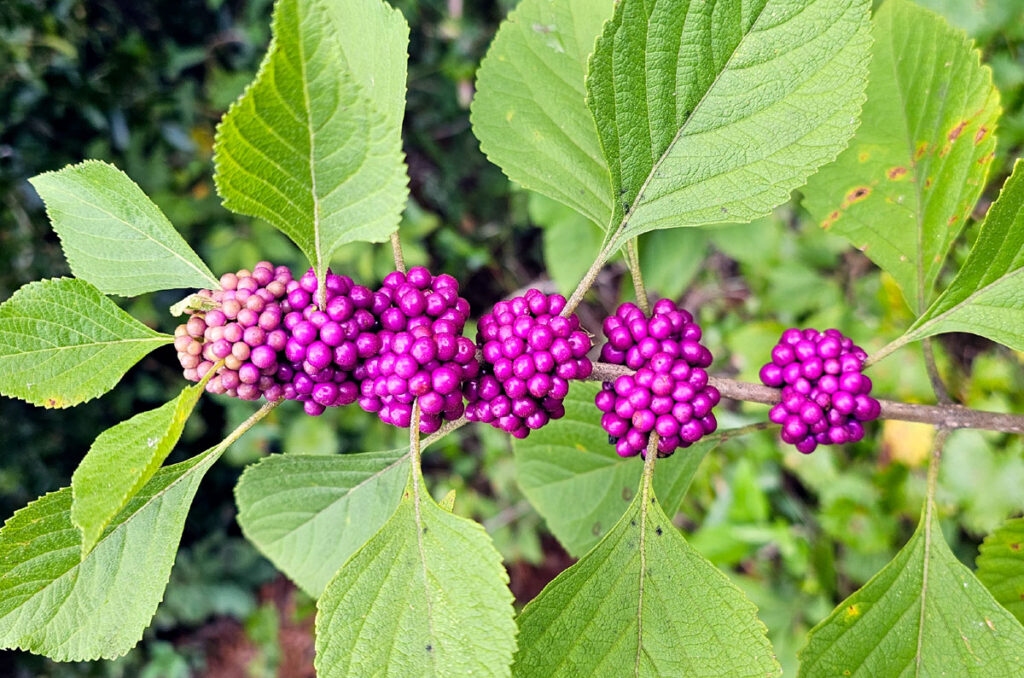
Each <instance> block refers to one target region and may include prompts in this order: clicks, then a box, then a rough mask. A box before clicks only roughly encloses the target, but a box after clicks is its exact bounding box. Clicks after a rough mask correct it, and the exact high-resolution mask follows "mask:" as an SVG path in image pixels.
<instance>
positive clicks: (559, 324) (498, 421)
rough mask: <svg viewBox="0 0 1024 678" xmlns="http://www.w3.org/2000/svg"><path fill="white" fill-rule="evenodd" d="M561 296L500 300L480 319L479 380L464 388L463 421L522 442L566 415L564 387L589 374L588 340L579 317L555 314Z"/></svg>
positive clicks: (531, 295) (561, 305)
mask: <svg viewBox="0 0 1024 678" xmlns="http://www.w3.org/2000/svg"><path fill="white" fill-rule="evenodd" d="M565 304H566V301H565V297H563V296H562V295H560V294H552V295H545V294H544V293H543V292H541V291H540V290H536V289H531V290H529V291H527V292H526V294H525V295H523V296H521V297H515V298H514V299H510V300H508V301H499V302H498V303H497V304H495V305H494V308H493V309H492V311H491V312H490V313H487V314H486V315H484V316H483V317H482V318H481V319H480V323H479V325H478V328H477V344H478V346H479V348H480V352H481V354H482V356H483V361H482V365H481V371H480V375H479V377H478V378H476V379H471V380H470V381H469V382H467V384H466V387H465V395H466V400H467V403H468V404H467V406H466V418H467V419H469V420H470V421H481V422H485V423H488V424H490V425H491V426H494V427H495V428H498V429H501V430H503V431H506V432H508V433H510V434H512V435H513V436H514V437H516V438H525V437H526V436H527V435H529V433H530V431H531V430H535V429H539V428H541V427H542V426H544V425H545V424H547V423H548V421H550V420H552V419H559V418H561V417H563V416H564V415H565V407H564V406H563V404H562V401H563V400H564V399H565V396H566V394H568V393H569V382H570V381H571V380H573V379H586V378H587V377H589V376H590V373H591V372H592V371H593V364H592V363H591V362H590V360H589V359H588V358H587V352H588V351H590V348H591V345H592V344H591V339H590V335H588V334H587V333H586V332H584V331H582V330H581V329H580V321H579V318H577V317H576V315H575V314H572V315H570V316H569V317H562V316H561V315H559V314H560V313H561V312H562V310H563V309H564V308H565Z"/></svg>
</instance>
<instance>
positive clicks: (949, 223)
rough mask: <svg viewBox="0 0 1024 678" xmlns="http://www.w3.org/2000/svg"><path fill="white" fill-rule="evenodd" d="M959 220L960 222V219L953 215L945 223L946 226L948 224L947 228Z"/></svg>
mask: <svg viewBox="0 0 1024 678" xmlns="http://www.w3.org/2000/svg"><path fill="white" fill-rule="evenodd" d="M959 220H960V217H958V216H957V215H955V214H954V215H953V216H951V217H950V218H949V221H948V222H946V223H947V224H948V225H949V226H952V225H953V224H955V223H956V222H957V221H959Z"/></svg>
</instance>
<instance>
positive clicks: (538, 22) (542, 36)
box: [470, 0, 613, 284]
mask: <svg viewBox="0 0 1024 678" xmlns="http://www.w3.org/2000/svg"><path fill="white" fill-rule="evenodd" d="M612 7H613V2H612V1H611V0H555V1H554V2H553V1H552V0H523V1H522V2H521V3H519V6H518V7H516V9H515V10H514V11H512V12H511V13H509V15H508V18H507V19H506V20H505V21H504V22H503V23H502V24H501V27H500V28H499V29H498V34H497V35H496V36H495V38H494V41H493V42H492V43H491V47H490V49H489V50H488V52H487V56H486V57H485V58H484V60H483V62H482V63H481V64H480V70H479V71H478V73H477V82H476V89H477V92H476V96H475V97H474V99H473V106H472V113H471V116H470V120H471V121H472V123H473V133H474V134H476V137H477V139H479V140H480V148H481V149H482V150H483V152H484V153H485V154H487V157H488V158H489V159H490V160H491V162H493V163H494V164H496V165H498V166H499V167H501V169H502V170H504V172H505V174H507V175H508V177H509V178H510V179H512V180H514V181H516V182H518V183H520V184H521V185H523V186H525V187H526V188H530V189H533V190H535V191H537V192H539V193H543V194H544V195H546V196H548V197H550V198H554V199H555V200H557V201H559V202H561V203H563V204H564V205H567V206H569V207H571V208H573V209H574V210H576V211H577V212H579V213H580V214H582V215H583V216H585V217H586V218H587V219H590V220H591V221H592V222H594V223H595V224H596V225H597V226H599V227H600V228H602V229H606V228H608V220H609V218H610V217H611V215H612V197H611V183H610V179H609V176H608V167H607V165H606V163H605V160H604V158H603V157H602V155H601V144H600V141H599V139H598V135H597V128H596V127H595V126H594V118H593V116H591V114H590V111H589V110H588V109H587V105H586V102H585V97H586V89H585V77H586V72H587V58H588V57H589V56H590V53H591V52H592V51H593V48H594V40H595V39H596V38H597V36H598V34H599V33H600V32H601V26H602V24H603V23H604V22H605V20H606V19H608V18H609V17H610V16H611V15H612ZM584 270H585V269H584ZM574 284H575V281H574Z"/></svg>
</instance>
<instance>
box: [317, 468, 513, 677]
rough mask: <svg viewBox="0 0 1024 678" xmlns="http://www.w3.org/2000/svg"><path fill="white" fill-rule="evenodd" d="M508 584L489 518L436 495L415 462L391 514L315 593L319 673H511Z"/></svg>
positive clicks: (511, 644)
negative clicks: (458, 510) (464, 512)
mask: <svg viewBox="0 0 1024 678" xmlns="http://www.w3.org/2000/svg"><path fill="white" fill-rule="evenodd" d="M507 584H508V573H507V572H506V571H505V568H504V567H502V564H501V556H500V555H499V554H498V552H497V551H496V550H495V548H494V545H493V544H492V543H491V540H490V537H488V536H487V533H486V532H484V529H483V527H481V526H480V525H479V524H477V523H475V522H473V521H471V520H467V519H465V518H460V517H459V516H456V515H454V514H452V513H449V512H448V511H447V510H445V509H444V508H442V507H441V506H439V505H437V504H436V503H434V501H433V500H432V499H431V498H430V495H429V493H428V492H427V488H426V486H425V485H424V484H423V480H422V476H421V475H420V474H419V473H418V469H413V473H412V474H410V481H409V483H408V485H407V486H406V489H405V493H404V496H403V497H402V501H401V503H400V504H399V505H398V509H397V510H396V511H395V513H394V515H392V516H391V518H390V520H388V522H387V523H386V524H385V525H384V527H382V528H381V530H380V531H379V532H378V533H377V534H376V535H375V536H374V537H373V539H371V540H370V541H369V542H368V543H367V544H366V545H365V546H363V547H362V548H361V549H359V551H357V552H356V553H355V555H353V556H352V558H351V559H350V560H349V561H348V562H347V563H345V565H344V567H342V568H341V569H340V570H339V571H338V574H337V575H336V576H335V577H334V579H332V580H331V582H330V584H328V585H327V589H326V590H325V591H324V593H323V595H322V596H321V597H320V600H319V601H318V602H317V610H318V613H317V618H316V670H317V675H318V676H320V678H336V677H338V676H353V677H358V678H362V677H363V676H370V675H374V676H389V677H390V676H438V677H440V676H455V675H473V676H508V675H509V664H511V662H512V654H513V653H514V652H515V647H516V641H515V634H516V626H515V622H514V621H513V612H512V594H511V593H510V592H509V590H508V586H507Z"/></svg>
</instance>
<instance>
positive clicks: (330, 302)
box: [277, 269, 377, 416]
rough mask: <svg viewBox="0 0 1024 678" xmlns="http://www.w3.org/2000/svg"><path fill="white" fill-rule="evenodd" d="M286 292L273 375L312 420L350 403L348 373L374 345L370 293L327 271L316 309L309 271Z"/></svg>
mask: <svg viewBox="0 0 1024 678" xmlns="http://www.w3.org/2000/svg"><path fill="white" fill-rule="evenodd" d="M286 289H287V296H286V297H285V299H284V300H283V301H282V302H281V312H282V313H283V314H284V327H285V330H287V333H288V339H287V341H286V342H285V346H284V351H283V352H282V356H281V365H280V368H279V369H278V373H277V379H278V381H279V382H280V383H281V384H282V386H283V390H284V397H285V398H288V399H289V400H298V401H300V402H302V404H303V409H304V410H305V411H306V414H310V415H313V416H317V415H320V414H323V412H324V410H325V409H326V408H328V407H340V406H342V405H348V404H350V403H353V402H355V401H356V398H357V397H358V396H359V383H358V382H357V381H356V379H355V377H354V376H353V373H354V372H355V371H356V368H357V367H358V366H359V364H360V361H361V360H362V359H364V358H366V357H368V356H369V355H370V354H371V351H372V350H373V348H374V347H375V346H376V333H375V331H374V330H375V327H376V324H377V320H376V318H375V317H374V316H373V314H372V313H371V312H370V308H371V306H372V304H373V292H371V291H370V290H369V289H368V288H366V287H363V286H361V285H356V284H355V283H353V282H352V279H351V278H349V277H348V276H343V275H336V274H334V273H332V272H330V271H328V272H327V275H326V276H325V279H324V293H323V295H322V296H323V302H322V303H323V306H322V308H323V310H320V309H321V306H320V304H319V301H318V297H319V296H321V295H320V294H318V290H319V282H318V280H317V277H316V273H314V271H313V270H312V269H310V270H308V271H306V273H305V274H304V275H303V276H302V277H301V278H300V279H299V280H295V281H292V282H291V283H289V284H288V285H287V288H286Z"/></svg>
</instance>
